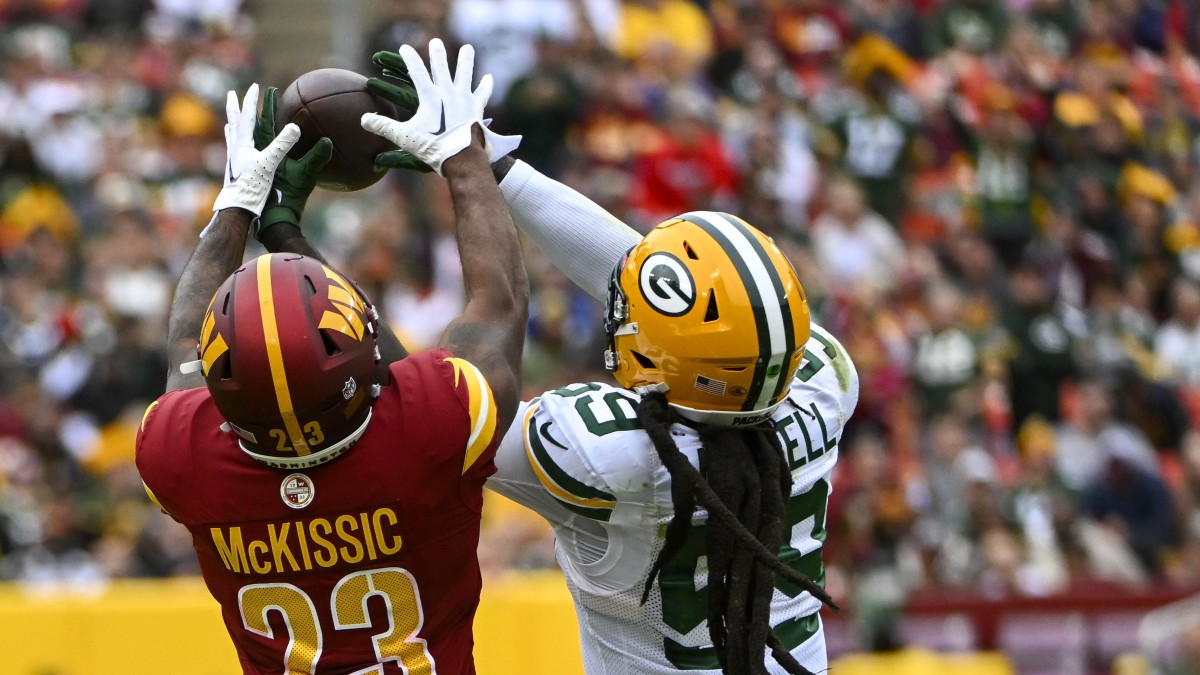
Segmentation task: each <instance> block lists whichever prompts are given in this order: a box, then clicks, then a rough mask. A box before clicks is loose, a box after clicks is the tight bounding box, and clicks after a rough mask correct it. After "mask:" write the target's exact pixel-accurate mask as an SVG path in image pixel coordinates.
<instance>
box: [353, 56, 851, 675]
mask: <svg viewBox="0 0 1200 675" xmlns="http://www.w3.org/2000/svg"><path fill="white" fill-rule="evenodd" d="M375 60H376V63H377V64H379V65H380V66H381V67H382V68H383V69H384V73H385V74H386V75H392V76H395V77H398V78H399V79H400V80H401V81H402V84H403V82H404V80H405V78H406V75H405V73H404V72H403V68H402V67H401V64H399V63H398V62H397V61H396V59H395V58H394V56H392V55H391V54H389V53H387V52H381V53H379V54H376V59H375ZM368 88H370V89H372V91H374V92H375V93H377V94H380V95H383V96H385V97H387V98H390V99H392V100H394V101H395V102H397V103H398V104H401V105H404V104H405V101H407V100H409V99H410V98H411V95H410V94H408V93H406V92H405V91H404V89H405V87H400V86H397V85H395V84H393V83H389V82H385V81H383V80H380V79H378V78H372V79H371V80H369V82H368ZM377 163H378V164H380V165H382V166H392V167H407V168H420V167H419V163H418V162H414V161H413V160H412V158H411V157H407V156H405V155H404V154H403V153H399V152H391V153H384V154H383V155H380V157H379V158H378V159H377ZM493 169H494V171H495V173H496V177H497V180H499V181H500V190H501V192H502V193H503V195H504V197H505V201H506V202H507V203H508V206H509V211H510V213H511V214H512V216H513V220H514V222H515V223H516V225H517V226H518V228H520V229H521V230H522V231H523V232H524V233H525V234H526V235H527V236H528V237H529V238H530V239H531V240H532V241H533V242H534V244H536V245H537V246H538V247H539V248H540V249H541V250H542V251H543V253H545V254H546V255H547V257H549V258H550V260H551V261H552V262H553V263H554V264H555V266H556V267H558V268H559V269H560V270H562V271H563V272H564V273H566V274H567V276H569V277H570V278H571V279H572V281H574V282H575V283H576V284H578V285H579V286H580V287H581V288H582V289H584V290H585V291H587V292H588V293H590V294H591V295H592V296H593V297H595V298H597V299H599V300H603V301H604V302H605V303H606V312H605V327H606V330H607V331H608V335H609V340H610V342H609V349H608V350H607V352H606V353H605V362H606V366H607V367H608V368H609V370H611V371H612V373H613V375H614V377H615V378H616V380H617V381H618V382H619V383H620V385H621V386H620V387H614V386H612V385H609V384H604V383H595V382H591V383H580V384H574V385H569V386H566V387H563V388H561V389H557V390H554V391H550V392H546V393H544V394H543V395H541V396H539V397H537V398H535V399H533V400H532V401H529V402H527V403H524V404H522V405H521V408H520V410H519V411H518V416H517V421H518V423H517V424H514V425H513V426H512V427H511V428H510V429H509V431H508V433H507V434H506V436H505V437H504V439H503V440H502V442H501V446H500V449H499V452H498V454H497V457H496V465H497V468H498V471H497V473H496V475H495V476H493V477H492V478H491V479H490V480H489V481H488V486H489V487H491V488H492V489H493V490H495V491H497V492H499V493H501V494H504V495H507V496H508V497H510V498H512V499H514V500H516V501H517V502H519V503H522V504H524V505H526V506H528V507H530V508H532V509H534V510H535V511H537V512H538V513H540V514H542V515H543V516H545V517H546V518H547V519H548V520H549V521H550V523H551V524H552V525H553V526H554V529H555V533H556V553H557V557H558V562H559V565H560V566H561V567H562V569H563V572H564V573H565V574H566V578H567V585H568V587H569V588H570V590H571V594H572V596H573V598H574V601H575V608H576V613H577V615H578V617H579V628H580V634H581V638H582V645H583V660H584V668H585V670H586V671H587V673H588V674H589V675H644V674H652V675H653V674H660V673H661V674H666V673H678V672H681V671H689V672H694V673H710V674H716V673H727V674H731V675H732V674H747V675H749V674H759V673H768V672H769V673H809V672H812V673H819V672H822V671H824V670H826V669H827V658H826V654H825V640H824V635H823V633H822V630H821V619H820V616H819V615H818V610H819V609H820V607H821V603H822V602H824V603H826V604H832V601H831V599H830V598H829V596H828V595H826V593H825V591H824V589H823V582H824V566H823V563H822V560H821V547H822V543H823V542H824V540H825V510H826V506H827V504H828V501H829V490H830V473H831V471H832V469H833V466H834V464H835V463H836V462H837V456H838V439H839V438H840V437H841V435H842V430H843V428H844V426H845V424H846V421H847V419H849V417H850V415H851V414H852V413H853V412H854V407H855V405H856V404H857V402H858V375H857V373H856V371H855V369H854V364H853V363H852V362H851V360H850V357H849V356H848V355H847V354H846V351H845V350H844V349H843V348H842V345H841V344H840V343H839V342H838V341H837V340H836V339H835V338H834V337H833V336H832V335H830V334H829V333H828V332H826V331H825V330H824V329H822V328H820V327H819V326H816V325H813V324H811V323H810V321H809V311H808V305H807V303H806V301H805V298H804V291H803V288H802V287H801V285H800V281H799V279H798V278H797V276H796V273H795V270H794V269H793V268H792V266H791V264H790V263H789V262H788V260H787V259H786V258H785V257H784V255H783V254H782V253H781V252H780V251H779V249H778V248H777V247H776V246H775V244H774V243H773V242H772V241H771V240H770V239H769V238H768V237H766V236H764V235H763V234H762V233H761V232H759V231H758V230H756V229H754V228H753V227H751V226H749V225H748V224H747V223H745V222H744V221H742V220H741V219H739V218H737V217H735V216H731V215H728V214H722V213H713V212H693V213H686V214H682V215H680V216H678V217H676V218H673V219H671V220H669V221H667V222H665V223H663V224H660V225H659V226H658V227H656V228H655V229H654V230H653V231H652V232H650V233H649V234H648V235H647V236H646V237H644V238H643V237H642V236H641V235H639V234H638V233H637V232H636V231H634V230H633V229H631V228H629V227H628V226H626V225H625V224H624V223H621V222H620V221H619V220H617V219H616V218H614V217H613V216H612V215H610V214H609V213H607V212H606V211H605V210H604V209H603V208H601V207H600V206H599V205H597V204H595V203H594V202H592V201H591V200H589V199H587V198H586V197H584V196H583V195H581V194H579V193H578V192H575V191H574V190H571V189H570V188H568V187H566V186H564V185H562V184H560V183H557V182H556V181H554V180H551V179H550V178H548V177H546V176H544V175H542V174H540V173H538V172H537V171H535V170H534V169H533V168H532V167H530V166H529V165H527V164H525V163H523V162H515V163H514V162H513V160H511V159H509V158H501V159H500V160H498V161H496V162H495V163H493Z"/></svg>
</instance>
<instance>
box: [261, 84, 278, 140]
mask: <svg viewBox="0 0 1200 675" xmlns="http://www.w3.org/2000/svg"><path fill="white" fill-rule="evenodd" d="M278 100H279V87H267V94H266V96H264V97H263V105H262V117H263V118H264V119H266V120H267V121H269V122H270V123H271V130H272V131H274V130H275V104H276V102H278Z"/></svg>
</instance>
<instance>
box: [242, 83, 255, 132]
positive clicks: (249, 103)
mask: <svg viewBox="0 0 1200 675" xmlns="http://www.w3.org/2000/svg"><path fill="white" fill-rule="evenodd" d="M257 121H258V85H257V84H252V85H250V87H249V88H248V89H246V97H245V98H244V99H242V111H241V117H240V118H239V122H240V124H241V129H238V133H239V134H240V133H241V132H242V131H243V130H245V131H248V132H252V131H253V130H254V123H255V122H257Z"/></svg>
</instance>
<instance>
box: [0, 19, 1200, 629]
mask: <svg viewBox="0 0 1200 675" xmlns="http://www.w3.org/2000/svg"><path fill="white" fill-rule="evenodd" d="M383 5H384V7H385V11H384V13H383V14H381V15H379V16H377V17H375V18H374V19H373V20H372V21H371V23H370V24H369V35H368V36H366V44H367V46H368V53H366V54H363V55H362V57H361V61H360V63H358V64H355V67H356V68H357V69H359V70H360V71H362V72H364V73H367V72H370V64H369V52H370V51H374V50H376V49H395V48H396V47H397V46H398V45H399V44H401V43H411V44H414V45H424V44H425V43H427V42H428V40H429V39H430V38H432V37H443V38H444V39H446V40H448V41H450V42H451V43H466V42H469V43H471V44H473V45H474V46H475V48H476V49H477V51H478V54H479V57H478V58H479V61H480V63H479V66H478V68H477V71H480V72H490V73H492V74H493V75H494V76H495V79H496V91H495V94H494V96H493V100H492V110H491V112H490V114H491V115H492V117H494V119H495V121H494V122H493V124H494V126H495V127H496V128H497V129H500V130H502V131H503V132H504V133H519V134H522V135H523V136H524V141H523V143H522V146H521V148H520V149H519V150H518V151H517V153H516V154H517V156H518V157H519V158H521V159H524V160H525V161H527V162H529V163H530V164H532V165H533V166H535V167H536V168H538V169H539V170H541V171H543V172H544V173H546V174H548V175H550V176H553V177H555V178H557V179H559V180H561V181H563V182H565V183H567V184H569V185H571V186H573V187H575V188H577V189H579V190H580V191H582V192H583V193H585V194H587V195H588V196H590V197H591V198H593V199H595V200H596V201H598V202H599V203H601V204H602V205H604V206H605V207H606V208H608V209H609V210H610V211H612V212H613V213H615V214H617V215H618V216H620V217H621V218H623V219H624V220H625V221H626V222H629V223H630V224H632V225H633V226H635V227H637V228H639V229H642V230H645V229H647V228H649V227H652V226H653V225H654V224H655V223H656V222H658V221H660V220H662V219H663V218H665V217H667V216H670V215H673V214H676V213H679V212H682V211H687V210H691V209H717V210H725V211H731V212H734V213H737V214H739V215H741V216H743V217H744V218H745V219H746V220H748V221H749V222H751V223H753V224H754V225H756V226H757V227H759V228H760V229H762V230H764V231H766V232H767V233H768V234H770V235H772V236H773V237H774V238H775V240H776V241H777V242H778V243H779V244H780V246H781V247H782V248H783V249H784V250H785V252H786V253H787V254H788V255H789V257H790V258H791V260H792V262H793V263H794V265H795V267H796V269H797V271H798V272H799V275H800V278H801V280H802V281H803V283H804V286H805V289H806V291H807V294H808V299H809V303H810V305H811V307H812V310H813V317H814V319H815V320H816V321H817V322H818V323H821V324H822V325H824V326H825V327H826V328H828V329H829V330H831V331H832V332H833V333H834V334H835V335H837V336H839V337H840V338H841V340H842V341H843V342H844V343H845V345H846V347H847V348H848V350H849V352H850V354H851V355H852V357H853V358H854V359H855V362H856V364H857V366H858V369H859V373H860V376H861V379H862V397H861V400H860V403H859V408H858V411H857V413H856V414H855V417H854V419H853V421H852V423H851V424H850V425H849V427H848V428H847V431H846V437H845V438H843V439H841V452H842V455H841V462H840V465H839V467H840V468H839V470H838V472H837V476H836V481H835V485H834V490H833V494H832V497H831V502H830V505H829V513H828V527H827V530H828V533H829V534H828V540H827V541H826V561H827V567H828V570H827V581H828V584H829V587H830V590H831V591H832V593H833V595H834V596H835V597H842V598H847V599H848V600H849V601H850V603H851V604H852V605H854V606H855V607H857V608H859V610H860V612H861V613H862V614H863V615H864V616H868V617H871V616H878V617H882V618H881V619H880V622H879V623H878V625H879V626H886V624H887V622H886V617H888V616H889V615H890V614H891V613H892V612H893V611H894V610H895V608H896V607H897V606H899V605H901V604H902V603H903V601H904V599H905V598H907V597H909V596H910V595H911V594H913V593H917V592H920V591H921V590H922V589H926V588H931V587H939V588H955V587H959V588H964V589H977V590H978V592H981V593H984V594H987V595H989V596H1004V595H1047V594H1052V593H1056V592H1059V591H1063V590H1065V589H1069V588H1071V587H1072V586H1073V585H1076V584H1079V583H1087V582H1093V581H1103V582H1114V583H1121V584H1130V585H1147V584H1164V585H1178V586H1193V587H1194V586H1196V585H1197V584H1200V431H1197V429H1196V428H1195V427H1196V426H1197V425H1196V424H1193V420H1200V171H1198V168H1200V167H1198V162H1200V61H1198V60H1197V49H1198V48H1200V6H1198V5H1197V3H1196V2H1194V1H1193V0H917V1H913V2H910V1H908V0H846V1H843V2H837V1H834V0H448V1H447V2H411V1H408V0H391V1H389V2H385V3H383ZM0 29H2V30H0V73H2V77H0V298H2V299H3V301H2V303H0V579H21V580H25V581H28V582H31V583H38V582H42V581H64V580H65V581H77V580H91V579H103V578H110V577H115V576H162V575H174V574H185V573H192V572H194V571H195V561H194V556H193V554H192V552H191V549H190V543H189V541H188V538H187V535H186V533H185V532H183V531H182V530H181V529H180V528H177V527H175V526H173V525H172V524H171V522H170V521H169V520H167V519H165V518H164V517H161V516H160V515H159V514H158V513H157V512H156V511H155V510H154V509H153V508H152V507H151V506H150V505H149V503H148V502H147V501H146V500H145V498H144V496H143V494H142V490H141V485H140V482H139V480H138V478H137V475H136V472H134V470H133V468H132V465H131V453H132V440H131V439H132V435H133V432H134V430H135V429H136V425H137V423H138V420H139V419H140V415H141V412H142V410H143V409H144V407H145V405H146V403H147V402H148V401H150V400H152V399H153V398H154V397H156V396H157V394H158V393H159V392H160V390H161V387H162V383H163V381H164V373H165V367H166V366H165V357H164V353H163V346H164V345H163V336H164V335H165V314H166V311H167V308H168V306H169V302H170V297H171V293H172V289H173V284H174V280H175V279H176V278H177V277H178V274H179V272H180V270H181V268H182V265H183V263H184V262H185V261H186V259H187V256H188V254H189V253H190V251H191V249H192V247H193V245H194V243H195V235H196V233H197V232H198V231H199V230H200V228H201V227H202V226H203V225H204V223H205V222H207V220H208V218H209V213H210V208H211V201H212V199H213V197H214V196H215V194H216V191H217V189H218V188H219V182H220V177H221V171H222V167H223V161H224V142H223V137H222V134H221V124H222V123H223V119H222V118H221V113H220V112H219V111H221V109H222V108H221V104H222V102H223V100H224V95H225V92H226V91H227V90H229V89H232V88H239V89H240V88H244V87H245V86H246V85H247V84H249V83H250V82H253V81H256V78H258V77H260V74H259V70H258V67H257V64H258V59H260V58H261V54H259V53H258V51H257V48H256V46H255V45H256V43H255V38H256V36H258V35H261V34H262V33H263V32H264V30H265V28H264V27H263V26H261V25H256V23H255V20H254V13H253V7H252V6H243V4H242V3H241V2H239V0H224V1H223V2H214V1H213V0H203V1H201V0H153V1H151V0H103V1H101V0H23V1H22V0H15V1H14V0H0ZM263 84H274V85H278V86H281V87H282V86H285V85H286V84H287V82H264V83H263ZM305 228H306V231H307V232H308V233H309V235H310V236H311V237H312V238H313V239H314V240H316V241H317V242H318V244H319V246H320V247H321V248H322V250H323V251H325V252H326V253H327V255H328V257H329V258H330V259H331V260H332V261H333V262H335V264H337V265H340V266H341V267H342V268H344V269H345V270H346V271H347V272H348V273H349V274H350V275H351V276H353V277H355V278H356V279H358V280H359V281H360V283H362V284H363V286H364V287H365V288H366V289H367V290H368V293H369V294H370V295H372V297H373V298H374V299H375V300H376V302H377V304H380V305H381V306H382V307H383V309H384V312H385V314H386V316H387V318H388V319H389V320H390V321H391V322H392V324H393V326H394V327H396V328H397V330H398V332H400V334H401V336H402V339H403V340H404V341H405V342H406V344H408V345H409V347H410V349H414V350H415V349H421V348H424V347H428V346H430V345H431V344H432V343H433V342H434V341H435V340H436V339H437V336H438V334H439V332H440V330H441V328H442V327H443V326H444V325H445V323H446V322H447V321H448V320H449V319H450V318H452V317H453V316H455V315H456V313H457V312H458V310H459V309H460V308H461V306H462V286H461V278H460V274H459V271H458V261H457V257H456V253H455V246H454V241H453V229H452V228H453V213H452V210H451V207H450V202H449V198H448V194H447V192H446V190H445V188H444V186H443V185H442V183H441V182H440V179H437V178H436V177H429V176H422V175H403V174H395V173H394V174H393V175H390V176H389V177H388V178H387V179H385V180H384V181H383V182H381V183H379V184H378V185H376V186H374V187H372V188H370V189H368V190H365V191H362V192H359V193H352V194H338V193H328V192H321V191H319V192H318V194H317V195H314V198H313V199H312V200H311V202H310V207H309V212H308V213H307V214H306V224H305ZM257 252H259V250H258V249H252V250H251V251H250V254H251V255H253V254H255V253H257ZM526 259H527V263H528V266H529V268H530V276H531V284H532V289H531V290H532V294H531V308H530V309H531V312H530V314H531V318H530V324H529V336H530V338H529V342H528V346H527V354H526V385H527V387H528V390H529V393H531V394H533V393H537V392H539V391H541V390H543V389H545V388H549V387H555V386H558V385H561V384H564V383H566V382H569V381H577V380H580V379H604V378H606V377H607V376H606V374H605V373H604V371H603V369H602V367H601V353H602V349H603V346H602V345H603V341H602V337H603V336H602V334H601V326H600V307H599V306H598V304H597V303H595V302H594V301H593V300H592V299H591V298H589V297H587V296H585V295H583V294H582V293H581V292H579V291H578V290H577V289H575V288H574V287H573V286H572V285H571V284H570V282H569V281H568V280H567V279H566V278H565V277H564V276H563V275H562V274H561V273H559V272H557V271H556V270H554V269H553V268H552V267H551V266H550V265H549V264H548V262H547V261H546V260H545V258H544V257H542V256H541V255H539V254H538V253H537V251H536V250H533V249H532V248H530V249H529V250H528V251H527V254H526ZM488 519H489V527H488V529H487V532H486V533H485V541H484V546H483V547H482V550H481V554H482V555H483V557H484V559H485V563H486V564H487V566H488V568H489V569H490V570H491V571H492V572H493V573H501V572H502V571H503V570H505V569H520V568H532V567H546V566H553V564H554V562H553V556H552V552H551V551H550V546H549V543H548V542H549V539H548V535H547V533H546V531H545V529H544V528H543V527H541V526H540V525H539V524H538V523H537V522H536V519H535V518H534V517H533V516H531V515H529V514H526V513H524V512H522V511H521V510H520V509H518V508H517V507H515V506H511V505H505V504H500V503H497V504H496V505H495V507H494V508H493V509H491V510H490V512H489V515H488ZM868 624H870V622H868ZM880 631H881V634H880V635H879V636H876V637H877V638H878V640H880V641H886V639H887V636H886V634H884V633H886V629H885V628H880Z"/></svg>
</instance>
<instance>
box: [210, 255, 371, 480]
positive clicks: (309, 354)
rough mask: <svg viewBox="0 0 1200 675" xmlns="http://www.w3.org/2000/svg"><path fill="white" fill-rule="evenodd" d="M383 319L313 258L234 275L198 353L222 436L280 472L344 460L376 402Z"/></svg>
mask: <svg viewBox="0 0 1200 675" xmlns="http://www.w3.org/2000/svg"><path fill="white" fill-rule="evenodd" d="M376 319H377V314H376V312H375V309H374V307H373V306H372V305H371V304H370V302H369V301H367V300H366V298H365V296H364V295H363V294H362V292H361V291H360V290H359V289H358V287H357V286H355V285H354V284H353V283H351V282H350V281H348V280H347V279H345V278H344V277H342V276H341V275H340V274H338V273H337V272H334V271H333V270H331V269H329V268H328V267H325V266H324V265H322V264H321V263H320V262H318V261H316V260H313V259H311V258H305V257H303V256H298V255H288V254H272V255H266V256H262V257H260V258H257V259H255V260H254V261H252V262H251V263H249V264H247V265H246V266H244V267H242V268H241V269H239V270H238V271H237V272H234V273H233V275H231V276H230V277H229V279H227V280H226V281H225V282H224V283H223V284H222V285H221V287H220V288H219V289H218V290H217V293H216V295H215V296H214V297H213V301H212V303H210V305H209V308H208V311H207V312H206V314H205V317H204V324H203V327H202V330H201V340H200V345H199V352H200V360H201V370H202V372H203V374H204V378H205V382H206V383H207V385H208V390H209V393H210V394H211V395H212V397H213V402H214V403H215V404H216V406H217V409H218V410H219V411H220V413H221V415H222V416H223V417H224V418H225V420H226V424H224V425H222V429H223V430H225V431H228V432H230V433H232V434H234V435H236V436H237V437H238V443H239V445H240V447H241V448H242V450H244V451H245V452H246V453H247V454H249V455H250V456H252V457H254V458H255V459H257V460H259V461H261V462H263V463H266V464H269V465H271V466H275V467H279V468H305V467H311V466H315V465H317V464H321V463H324V462H326V461H329V460H330V459H332V458H333V457H336V456H337V455H339V454H341V453H342V452H344V451H345V450H346V448H348V447H349V446H350V444H352V443H353V442H354V441H355V440H357V439H358V438H359V437H360V436H361V435H362V433H363V432H364V431H365V430H366V428H367V424H368V423H369V422H370V418H371V406H372V402H373V399H374V397H375V396H377V395H378V387H377V386H376V385H375V384H374V376H375V367H376V364H377V363H378V361H379V352H378V347H377V344H376V328H375V325H376Z"/></svg>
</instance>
